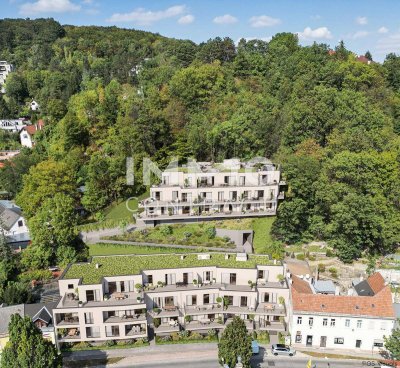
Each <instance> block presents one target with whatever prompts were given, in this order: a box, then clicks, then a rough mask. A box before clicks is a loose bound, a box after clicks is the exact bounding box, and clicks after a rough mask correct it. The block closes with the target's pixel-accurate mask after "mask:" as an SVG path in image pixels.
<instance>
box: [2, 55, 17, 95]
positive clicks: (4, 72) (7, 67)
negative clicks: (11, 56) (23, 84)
mask: <svg viewBox="0 0 400 368" xmlns="http://www.w3.org/2000/svg"><path fill="white" fill-rule="evenodd" d="M13 71H14V67H13V66H12V65H11V64H10V63H8V62H7V61H0V89H1V93H6V90H5V86H4V85H5V83H6V80H7V77H8V75H9V74H10V73H11V72H13Z"/></svg>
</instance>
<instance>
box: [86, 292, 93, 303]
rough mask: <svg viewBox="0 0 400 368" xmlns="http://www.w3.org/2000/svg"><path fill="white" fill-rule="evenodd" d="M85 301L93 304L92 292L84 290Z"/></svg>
mask: <svg viewBox="0 0 400 368" xmlns="http://www.w3.org/2000/svg"><path fill="white" fill-rule="evenodd" d="M86 300H87V301H88V302H93V301H94V300H95V294H94V290H86Z"/></svg>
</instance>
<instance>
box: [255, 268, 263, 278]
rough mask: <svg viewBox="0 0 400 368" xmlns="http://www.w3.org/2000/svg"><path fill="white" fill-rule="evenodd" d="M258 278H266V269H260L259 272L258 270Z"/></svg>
mask: <svg viewBox="0 0 400 368" xmlns="http://www.w3.org/2000/svg"><path fill="white" fill-rule="evenodd" d="M257 278H258V279H263V278H264V271H263V270H258V272H257Z"/></svg>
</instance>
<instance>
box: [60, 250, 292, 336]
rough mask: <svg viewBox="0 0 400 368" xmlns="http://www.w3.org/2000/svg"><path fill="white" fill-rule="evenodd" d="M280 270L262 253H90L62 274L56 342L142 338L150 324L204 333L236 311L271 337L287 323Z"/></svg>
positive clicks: (157, 329) (164, 331)
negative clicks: (105, 255)
mask: <svg viewBox="0 0 400 368" xmlns="http://www.w3.org/2000/svg"><path fill="white" fill-rule="evenodd" d="M285 275H286V270H285V266H284V265H283V264H282V263H280V262H278V261H274V260H270V258H269V257H268V256H261V255H246V254H220V253H211V254H206V253H201V254H185V255H175V254H172V255H170V254H162V255H141V256H110V257H93V258H92V259H91V261H90V262H89V263H78V264H72V265H70V266H69V267H68V268H67V269H66V270H65V272H64V274H63V275H62V277H60V280H59V289H60V295H61V300H60V302H59V304H58V305H57V307H56V308H55V309H54V311H53V313H54V324H55V329H56V338H57V343H65V342H80V341H88V342H91V343H93V342H96V341H98V342H104V341H107V340H129V339H138V338H145V337H148V336H149V332H150V329H152V330H153V331H151V332H154V334H155V335H156V336H165V335H170V334H172V333H174V332H179V331H183V330H186V331H192V332H194V331H196V332H198V333H201V334H207V332H208V331H209V330H210V329H214V330H217V331H220V330H223V329H224V328H225V327H226V325H227V323H229V322H230V320H231V319H232V318H233V317H234V316H240V317H241V318H242V319H243V320H245V323H246V326H247V328H248V330H249V331H268V332H269V334H270V336H271V340H272V341H274V339H275V341H276V340H277V337H278V333H279V332H281V333H285V332H286V331H287V322H288V317H287V310H286V308H287V307H286V305H287V303H288V302H289V288H288V285H287V282H286V278H285ZM151 335H152V334H151ZM274 336H276V337H275V338H274Z"/></svg>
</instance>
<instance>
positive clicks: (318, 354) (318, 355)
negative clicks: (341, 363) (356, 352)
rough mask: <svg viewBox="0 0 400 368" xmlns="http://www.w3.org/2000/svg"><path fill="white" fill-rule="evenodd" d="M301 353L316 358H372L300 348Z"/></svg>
mask: <svg viewBox="0 0 400 368" xmlns="http://www.w3.org/2000/svg"><path fill="white" fill-rule="evenodd" d="M299 352H300V353H303V354H306V355H310V356H312V357H315V358H325V357H327V358H331V359H355V360H371V358H367V357H359V356H353V355H344V354H329V353H317V352H314V351H305V350H299Z"/></svg>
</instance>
